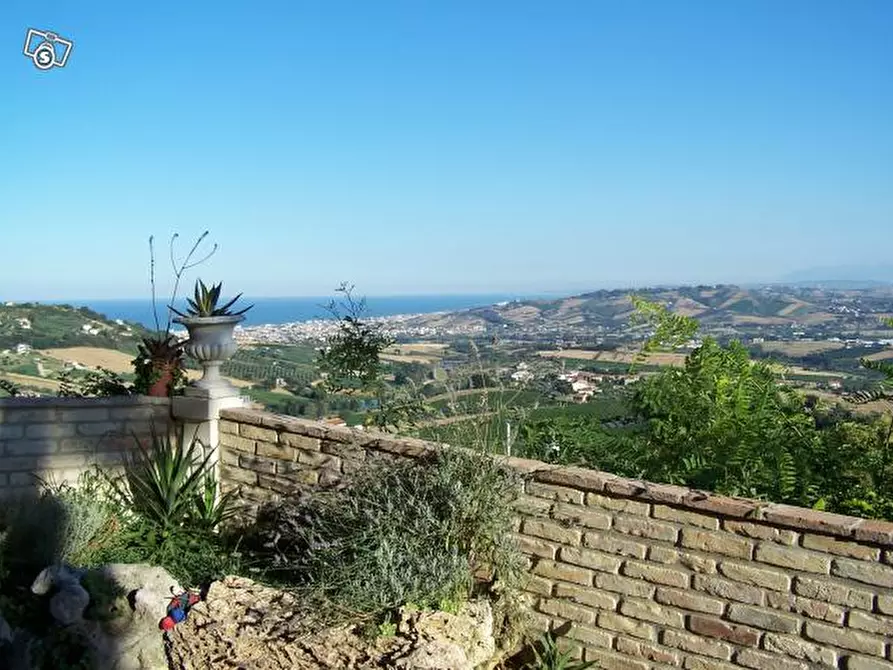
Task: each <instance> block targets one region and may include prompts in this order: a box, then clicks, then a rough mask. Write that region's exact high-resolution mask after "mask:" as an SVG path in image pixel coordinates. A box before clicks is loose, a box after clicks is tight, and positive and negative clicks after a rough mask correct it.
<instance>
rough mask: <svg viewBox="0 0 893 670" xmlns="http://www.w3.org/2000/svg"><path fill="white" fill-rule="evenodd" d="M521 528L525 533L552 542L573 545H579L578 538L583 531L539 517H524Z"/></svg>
mask: <svg viewBox="0 0 893 670" xmlns="http://www.w3.org/2000/svg"><path fill="white" fill-rule="evenodd" d="M521 529H522V532H523V533H524V534H525V535H533V536H534V537H541V538H543V539H544V540H552V541H553V542H560V543H561V544H568V545H574V546H576V545H579V544H580V540H581V539H582V538H583V533H582V532H580V531H579V530H574V529H572V528H566V527H564V526H562V525H560V524H557V523H552V522H550V521H541V520H539V519H524V522H523V523H522V524H521Z"/></svg>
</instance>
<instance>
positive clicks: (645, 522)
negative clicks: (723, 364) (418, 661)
mask: <svg viewBox="0 0 893 670" xmlns="http://www.w3.org/2000/svg"><path fill="white" fill-rule="evenodd" d="M222 419H223V420H222V421H221V447H222V452H221V458H222V459H223V463H224V466H223V470H222V473H223V479H224V482H225V484H226V487H227V488H232V487H234V486H236V485H240V486H241V487H242V496H243V500H244V501H245V502H246V504H248V505H256V504H257V503H259V502H262V501H263V500H266V499H269V498H271V497H275V496H277V495H280V494H281V493H285V492H287V491H288V490H290V489H291V488H292V487H293V486H295V485H296V484H300V485H304V486H307V485H314V484H317V483H331V482H335V481H338V480H339V479H340V478H341V477H343V476H344V475H345V474H347V473H349V472H351V471H353V470H354V469H356V468H358V467H361V466H362V464H363V462H364V461H367V460H369V459H371V458H375V457H378V456H381V455H397V456H403V457H413V456H417V455H419V454H421V453H424V452H425V451H426V450H428V449H432V448H436V446H434V445H430V444H427V443H424V442H421V441H417V440H409V439H393V438H390V437H387V436H382V435H379V434H373V433H364V432H362V431H357V430H350V429H344V428H334V427H329V426H324V425H321V424H318V423H315V422H308V421H302V420H299V419H293V418H290V417H281V416H276V415H272V414H266V413H263V412H257V411H249V410H230V411H226V412H223V413H222ZM507 462H508V463H509V465H510V466H511V467H514V468H517V469H518V470H520V471H522V472H523V473H524V474H525V475H526V482H525V490H524V495H523V496H522V498H521V500H520V501H519V508H518V524H517V540H518V543H519V546H520V547H521V549H522V551H523V552H524V553H525V555H526V556H527V557H528V559H529V573H530V575H529V582H528V586H527V589H528V590H529V592H530V594H531V597H532V601H533V605H534V608H535V611H536V614H535V620H536V623H537V624H538V626H539V627H540V628H541V629H555V630H557V631H558V632H559V633H561V634H564V635H566V636H567V638H568V639H570V640H573V641H576V647H575V648H576V649H577V650H578V651H579V654H580V655H582V656H583V657H585V658H587V659H591V660H595V661H597V662H598V664H599V665H598V667H600V668H604V669H606V670H611V669H613V670H651V669H653V670H658V669H666V668H683V669H684V670H731V669H732V668H752V669H754V670H807V669H812V668H843V669H847V670H893V524H891V523H885V522H878V521H866V520H861V519H856V518H852V517H845V516H840V515H834V514H827V513H821V512H816V511H813V510H807V509H802V508H797V507H790V506H786V505H777V504H768V503H761V502H757V501H752V500H744V499H737V498H726V497H722V496H717V495H712V494H709V493H704V492H700V491H692V490H689V489H685V488H681V487H675V486H668V485H657V484H651V483H647V482H640V481H633V480H628V479H623V478H619V477H615V476H612V475H609V474H606V473H601V472H595V471H592V470H585V469H581V468H568V467H558V466H550V465H547V464H544V463H540V462H534V461H523V460H520V459H508V461H507Z"/></svg>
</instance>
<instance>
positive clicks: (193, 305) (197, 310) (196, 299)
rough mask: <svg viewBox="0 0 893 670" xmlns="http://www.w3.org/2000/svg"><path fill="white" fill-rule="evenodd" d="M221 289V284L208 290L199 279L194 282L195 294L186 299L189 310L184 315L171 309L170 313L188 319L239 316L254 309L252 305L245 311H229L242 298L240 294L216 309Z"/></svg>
mask: <svg viewBox="0 0 893 670" xmlns="http://www.w3.org/2000/svg"><path fill="white" fill-rule="evenodd" d="M222 288H223V283H222V282H221V283H219V284H212V285H211V287H210V288H208V287H207V286H206V285H205V283H204V282H203V281H202V280H201V279H199V280H198V281H197V282H195V294H194V296H193V297H192V298H187V300H186V302H187V303H188V304H189V308H188V309H187V310H186V313H183V312H181V311H180V310H178V309H176V308H174V307H171V308H170V309H171V311H172V312H174V313H175V314H179V315H180V316H182V317H184V318H188V317H196V316H198V317H208V316H240V315H242V314H244V313H245V312H247V311H248V310H249V309H251V308H252V307H254V305H249V306H248V307H246V308H245V309H241V310H239V311H238V312H233V311H231V310H230V307H232V306H233V305H234V304H235V302H236V301H237V300H238V299H239V298H241V297H242V294H241V293H239V294H238V295H237V296H236V297H235V298H233V299H232V300H230V301H229V302H228V303H226V304H225V305H223V306H221V307H218V306H217V302H218V301H219V300H220V291H221V290H222Z"/></svg>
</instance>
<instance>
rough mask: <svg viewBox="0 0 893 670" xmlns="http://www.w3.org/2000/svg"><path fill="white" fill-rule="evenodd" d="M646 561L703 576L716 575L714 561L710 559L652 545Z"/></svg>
mask: <svg viewBox="0 0 893 670" xmlns="http://www.w3.org/2000/svg"><path fill="white" fill-rule="evenodd" d="M648 560H649V561H651V562H652V563H661V564H663V565H681V566H682V567H685V568H688V569H689V570H691V571H693V572H700V573H702V574H705V575H712V574H715V573H716V561H715V560H713V559H712V558H707V557H706V556H701V555H700V554H693V553H690V552H687V551H679V550H677V549H671V548H670V547H664V546H661V545H652V546H651V547H649V548H648Z"/></svg>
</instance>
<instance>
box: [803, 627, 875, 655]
mask: <svg viewBox="0 0 893 670" xmlns="http://www.w3.org/2000/svg"><path fill="white" fill-rule="evenodd" d="M803 632H804V635H805V636H806V637H807V638H809V639H810V640H813V641H815V642H821V643H822V644H830V645H833V646H835V647H840V648H841V649H851V650H852V651H858V652H861V653H863V654H869V655H871V656H883V655H884V640H883V638H878V637H873V636H871V635H867V634H865V633H859V632H857V631H854V630H852V629H848V628H837V627H836V626H827V625H825V624H823V623H815V622H813V621H807V622H806V626H805V627H804V630H803Z"/></svg>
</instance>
